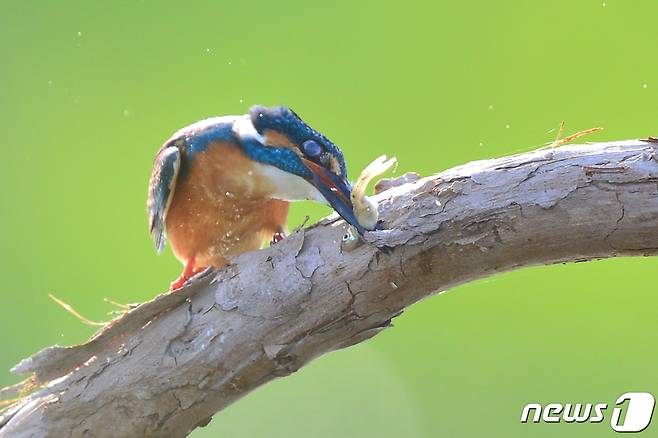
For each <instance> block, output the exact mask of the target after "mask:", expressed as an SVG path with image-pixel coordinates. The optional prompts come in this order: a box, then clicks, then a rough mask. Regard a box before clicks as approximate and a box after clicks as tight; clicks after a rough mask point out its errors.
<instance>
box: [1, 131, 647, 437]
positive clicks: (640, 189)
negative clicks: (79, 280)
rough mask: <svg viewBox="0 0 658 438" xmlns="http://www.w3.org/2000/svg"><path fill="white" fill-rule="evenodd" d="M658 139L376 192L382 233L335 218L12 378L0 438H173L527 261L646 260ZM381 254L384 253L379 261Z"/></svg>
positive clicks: (572, 151) (479, 168)
mask: <svg viewBox="0 0 658 438" xmlns="http://www.w3.org/2000/svg"><path fill="white" fill-rule="evenodd" d="M657 149H658V143H656V142H655V141H653V140H651V139H649V140H646V141H640V140H634V141H626V142H617V143H603V144H597V145H577V146H565V147H561V148H558V149H550V150H539V151H534V152H529V153H526V154H520V155H515V156H511V157H505V158H501V159H497V160H488V161H478V162H474V163H469V164H466V165H464V166H460V167H457V168H454V169H451V170H448V171H446V172H443V173H442V174H440V175H437V176H434V177H430V178H424V179H419V180H416V179H415V178H409V177H407V179H406V180H405V181H410V182H408V183H406V184H404V185H402V186H397V187H394V186H393V185H392V184H391V183H390V182H388V183H387V184H384V186H383V187H385V188H388V190H386V191H385V192H383V193H380V194H379V195H378V199H379V201H380V209H381V218H382V219H383V220H384V222H385V228H386V230H385V231H375V232H370V233H368V234H367V235H366V240H367V242H368V243H365V244H362V245H360V246H357V247H355V248H353V247H352V246H353V245H352V244H350V245H345V244H343V242H342V238H343V235H344V234H345V230H346V228H345V224H344V222H342V221H338V220H337V219H336V218H329V219H325V220H323V221H321V222H320V223H319V224H316V225H314V226H312V227H310V228H308V229H306V230H301V231H299V232H297V233H295V234H293V235H292V236H290V237H288V238H287V239H285V240H283V241H282V242H280V243H278V244H277V245H275V246H274V247H273V248H270V249H268V250H263V251H257V252H253V253H249V254H244V255H241V256H239V257H237V258H235V259H234V260H233V261H232V262H233V263H232V264H231V265H230V266H228V267H226V268H225V269H222V270H221V271H219V272H217V273H214V272H206V273H205V274H204V275H202V276H200V277H199V278H197V279H196V280H195V281H194V282H193V283H192V284H191V285H190V286H188V287H187V288H185V289H184V290H183V291H181V292H180V293H176V294H167V295H162V296H160V297H158V298H156V299H154V300H153V301H151V302H148V303H145V304H142V305H140V306H138V307H137V308H134V309H132V310H129V311H128V312H127V313H125V314H124V315H123V316H122V317H121V318H119V319H118V320H115V321H114V322H112V323H111V324H110V325H108V327H106V328H105V329H104V330H102V331H101V332H100V333H98V334H97V335H96V336H95V337H94V338H92V340H90V341H89V342H88V343H87V344H85V345H82V346H76V347H68V348H61V347H50V348H48V349H46V350H43V351H42V352H40V353H37V354H36V355H35V356H33V357H32V358H29V359H26V360H24V361H22V362H21V363H20V364H19V365H18V366H16V367H15V369H14V371H15V372H19V373H33V380H32V381H31V383H32V384H33V385H37V386H40V387H41V389H39V390H36V391H35V392H34V393H33V394H31V395H29V396H26V397H24V398H23V399H21V401H19V402H18V403H17V404H15V405H14V406H13V407H11V408H10V409H8V410H7V411H6V412H5V413H4V415H3V416H2V418H0V437H8V436H12V437H32V436H35V437H48V436H53V437H61V436H70V437H79V436H109V435H111V436H116V437H128V436H142V435H147V436H166V437H172V436H173V437H178V436H185V435H186V434H188V433H189V432H190V431H191V430H193V429H194V428H195V427H198V426H201V425H204V424H206V423H207V422H208V421H209V419H210V418H211V417H212V415H213V414H214V413H215V412H217V411H219V410H221V409H223V408H224V407H226V406H228V405H229V404H231V403H233V402H234V401H236V400H237V399H239V398H240V397H242V396H243V395H245V394H247V393H248V392H249V391H251V390H253V389H254V388H256V387H258V386H260V385H263V384H265V383H267V382H268V381H270V380H272V379H274V378H275V377H281V376H285V375H287V374H290V373H292V372H294V371H296V370H297V369H299V368H300V367H301V366H303V365H304V364H306V363H307V362H308V361H310V360H311V359H313V358H315V357H317V356H319V355H321V354H324V353H327V352H330V351H333V350H336V349H339V348H343V347H347V346H350V345H353V344H356V343H358V342H362V341H364V340H366V339H368V338H370V337H372V336H374V335H375V334H377V333H378V332H380V331H381V330H383V329H384V328H386V327H388V326H389V325H390V321H391V319H392V318H394V317H395V316H397V315H399V314H400V313H401V312H402V310H403V309H404V308H405V307H407V306H409V305H410V304H412V303H414V302H416V301H418V300H420V299H421V298H423V297H426V296H428V295H431V294H433V293H436V292H439V291H442V290H446V289H448V288H451V287H453V286H456V285H458V284H461V283H464V282H468V281H472V280H474V279H477V278H482V277H485V276H488V275H492V274H495V273H497V272H502V271H506V270H510V269H515V268H519V267H523V266H529V265H538V264H550V263H564V262H573V261H581V260H591V259H598V258H604V257H616V256H620V255H640V256H645V255H653V254H656V253H657V252H658V161H657V158H656V151H657ZM377 247H380V248H383V247H388V248H391V249H392V250H390V251H386V252H383V251H381V250H378V249H377Z"/></svg>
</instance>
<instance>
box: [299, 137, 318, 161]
mask: <svg viewBox="0 0 658 438" xmlns="http://www.w3.org/2000/svg"><path fill="white" fill-rule="evenodd" d="M302 150H303V151H304V154H305V155H306V156H308V157H311V158H315V157H317V156H318V155H320V153H322V147H321V146H320V145H319V144H317V143H316V142H315V141H313V140H306V141H305V142H304V143H302Z"/></svg>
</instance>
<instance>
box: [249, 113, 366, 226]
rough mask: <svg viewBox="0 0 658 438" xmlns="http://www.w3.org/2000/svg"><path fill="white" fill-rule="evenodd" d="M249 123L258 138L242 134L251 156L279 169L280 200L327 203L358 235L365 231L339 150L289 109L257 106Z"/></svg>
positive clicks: (275, 180)
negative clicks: (301, 199) (302, 199)
mask: <svg viewBox="0 0 658 438" xmlns="http://www.w3.org/2000/svg"><path fill="white" fill-rule="evenodd" d="M248 121H249V122H250V123H249V125H250V126H251V127H253V129H255V131H256V133H257V134H256V133H254V135H255V136H256V138H253V137H251V136H250V135H249V134H247V135H245V136H243V138H242V140H243V142H244V141H245V140H246V142H247V144H246V145H245V146H246V147H245V149H246V151H247V154H248V155H250V156H251V158H252V159H254V160H255V161H258V162H260V163H263V164H265V165H268V166H273V167H274V168H276V169H277V170H278V171H280V172H275V173H276V175H273V177H272V178H271V179H273V180H274V184H276V185H277V186H278V187H279V191H280V192H281V193H279V196H280V197H281V198H287V199H288V200H297V199H300V198H310V199H315V200H317V201H321V202H325V203H327V204H329V205H330V206H331V207H332V208H333V209H334V210H335V211H336V212H337V213H338V214H340V216H342V217H343V219H345V220H346V221H347V222H348V223H350V224H351V225H353V226H354V227H355V228H356V229H357V231H358V232H359V234H363V233H364V232H365V229H364V228H363V227H362V226H361V225H360V224H359V222H358V220H357V219H356V217H355V215H354V211H353V206H352V201H351V200H350V192H351V191H352V185H351V184H350V182H349V180H348V178H347V170H346V167H345V159H344V158H343V153H342V152H341V150H340V149H339V148H338V146H336V145H335V144H334V143H332V142H331V141H330V140H329V139H328V138H326V137H325V136H324V135H322V134H320V133H319V132H317V131H316V130H314V129H313V128H311V127H310V126H309V125H307V124H306V123H305V122H304V121H303V120H302V119H301V118H300V117H299V116H298V115H297V114H295V113H294V112H293V111H292V110H291V109H289V108H286V107H281V106H279V107H273V108H266V107H263V106H255V107H253V108H251V110H250V111H249V120H248ZM250 138H251V139H252V141H251V143H250ZM281 172H282V173H281Z"/></svg>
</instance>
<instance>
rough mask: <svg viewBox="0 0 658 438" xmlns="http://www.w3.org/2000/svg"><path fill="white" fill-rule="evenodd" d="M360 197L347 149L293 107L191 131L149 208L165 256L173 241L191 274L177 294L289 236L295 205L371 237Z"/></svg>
mask: <svg viewBox="0 0 658 438" xmlns="http://www.w3.org/2000/svg"><path fill="white" fill-rule="evenodd" d="M351 191H352V185H351V183H350V182H349V180H348V178H347V169H346V167H345V159H344V157H343V153H342V152H341V150H340V149H339V148H338V146H336V145H335V144H334V143H333V142H331V141H330V140H329V139H328V138H327V137H325V136H324V135H322V134H321V133H319V132H318V131H316V130H315V129H313V128H311V127H310V126H309V125H308V124H306V123H305V122H304V121H303V120H302V119H301V118H300V117H299V116H298V115H297V114H296V113H295V112H293V111H292V110H291V109H289V108H287V107H284V106H277V107H272V108H267V107H263V106H254V107H252V108H251V109H250V110H249V112H248V113H247V114H245V115H239V116H222V117H213V118H209V119H206V120H201V121H199V122H196V123H193V124H192V125H189V126H187V127H185V128H182V129H181V130H179V131H177V132H176V133H175V134H174V135H173V136H171V137H170V138H169V139H168V140H167V141H166V142H165V143H164V144H163V146H162V147H161V148H160V150H159V151H158V153H157V155H156V157H155V161H154V164H153V172H152V174H151V178H150V182H149V190H148V201H147V210H148V219H149V227H150V232H151V236H152V237H153V240H154V242H155V247H156V250H157V252H158V253H161V252H162V250H163V249H164V247H165V244H166V242H167V240H168V241H169V243H170V245H171V248H172V250H173V253H174V255H175V256H176V258H178V260H180V261H181V262H182V263H183V266H184V269H183V272H182V274H181V275H180V277H179V278H178V279H177V280H176V281H174V282H173V283H172V284H171V290H175V289H179V288H181V287H182V286H183V285H184V284H185V282H186V281H187V280H188V279H190V278H191V277H193V276H194V275H195V274H197V273H199V272H201V271H203V270H205V269H206V268H208V267H213V268H219V267H221V266H224V265H226V264H227V263H228V260H227V257H228V256H233V255H236V254H241V253H244V252H247V251H252V250H256V249H259V248H261V247H262V246H263V245H264V244H265V243H266V242H267V241H268V240H269V241H271V242H277V241H279V240H281V239H282V238H284V237H285V232H286V218H287V215H288V206H289V202H290V201H300V200H313V201H318V202H321V203H324V204H328V205H329V206H330V207H332V208H333V209H334V210H335V211H336V212H338V214H339V215H340V216H342V217H343V219H345V220H346V221H347V222H348V223H349V224H351V225H352V226H353V227H354V228H355V229H356V230H357V232H358V234H363V233H364V231H365V229H364V228H363V226H361V225H360V224H359V222H358V220H357V218H356V217H355V214H354V211H353V205H352V201H351V199H350V193H351Z"/></svg>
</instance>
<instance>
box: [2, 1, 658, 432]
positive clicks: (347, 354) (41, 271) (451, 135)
mask: <svg viewBox="0 0 658 438" xmlns="http://www.w3.org/2000/svg"><path fill="white" fill-rule="evenodd" d="M183 3H185V6H182V5H183ZM656 16H658V2H656V1H655V0H644V1H641V0H635V1H620V0H606V1H605V2H602V1H601V0H579V1H573V0H559V1H551V2H537V1H535V2H530V1H522V0H519V1H496V2H486V1H480V2H473V1H465V2H455V1H443V0H440V1H437V0H434V1H420V0H407V1H404V2H382V1H363V2H354V1H342V0H341V1H333V2H321V3H320V2H309V1H277V2H271V1H268V2H259V1H250V2H222V1H205V2H204V1H188V2H180V1H167V2H165V1H150V0H146V1H114V2H85V1H80V2H74V1H64V0H63V1H58V2H50V1H41V2H37V1H25V2H19V1H14V2H9V1H3V2H2V3H0V56H1V58H0V62H1V63H2V68H1V69H0V132H1V133H2V147H1V150H2V164H3V165H2V171H1V172H0V184H1V187H2V190H1V191H0V208H1V209H2V210H1V214H0V266H1V268H0V269H1V270H2V271H1V272H2V278H3V285H2V286H3V287H2V288H1V290H0V297H1V298H2V303H3V305H2V307H1V308H0V336H1V342H2V351H3V354H2V357H0V370H2V372H0V384H9V383H13V382H15V381H17V380H18V378H17V377H15V376H11V375H10V374H9V372H8V371H7V370H8V368H9V367H10V366H12V365H14V364H15V363H16V362H17V361H18V360H20V359H21V358H23V357H25V356H27V355H29V354H31V353H33V352H35V351H36V350H38V349H40V348H42V347H45V346H47V345H50V344H53V343H59V344H71V343H77V342H81V341H83V340H84V339H86V338H87V337H88V336H89V335H90V334H91V333H92V331H93V330H92V329H91V328H90V327H87V326H83V325H81V324H80V322H79V321H77V320H76V319H74V318H73V317H71V316H70V315H68V314H67V313H65V312H64V311H63V310H62V309H61V308H59V307H58V306H57V305H55V304H54V303H53V302H51V301H50V300H49V299H48V297H47V294H48V293H53V294H55V295H57V296H59V297H60V298H62V299H64V300H65V301H67V302H68V303H71V304H72V305H74V306H75V307H76V308H77V309H78V310H79V311H80V312H82V313H83V314H85V315H87V316H89V317H90V318H92V319H103V318H104V317H106V312H107V311H108V310H111V308H110V306H109V305H107V304H106V303H104V302H103V298H104V297H108V298H111V299H113V300H116V301H119V302H138V301H144V300H147V299H149V298H151V297H153V296H154V295H156V294H157V293H159V292H161V291H163V290H164V289H165V288H166V287H167V286H168V284H169V282H170V281H171V280H172V279H173V278H175V277H176V276H177V275H178V273H179V271H180V269H181V267H180V266H179V264H178V262H177V261H176V260H175V259H174V257H173V256H172V255H171V253H170V252H168V251H167V252H166V253H165V255H164V256H162V257H157V256H156V255H155V251H154V249H153V245H152V243H151V241H150V240H149V236H148V232H147V227H146V214H145V196H146V184H147V181H148V177H149V174H150V170H151V162H152V159H153V156H154V154H155V152H156V150H157V148H158V147H159V146H160V144H161V143H162V142H163V141H164V140H165V139H166V138H167V137H168V136H169V135H170V134H171V133H172V132H173V131H175V130H176V129H178V128H180V127H182V126H184V125H186V124H188V123H190V122H193V121H195V120H198V119H201V118H204V117H207V116H211V115H221V114H233V113H244V112H245V111H246V110H247V109H248V107H249V106H251V105H253V104H256V103H262V104H279V103H284V104H287V105H290V106H292V107H293V108H295V110H296V111H298V112H299V113H300V114H301V115H302V116H303V117H304V118H306V119H307V120H308V121H309V122H310V123H311V124H312V125H313V126H315V127H317V128H318V129H319V130H321V131H322V132H324V133H326V134H327V135H328V136H329V137H330V138H332V139H333V140H335V141H336V142H337V143H338V144H339V145H341V147H342V148H343V151H344V152H345V155H346V158H347V160H348V167H349V170H350V171H351V174H352V175H353V176H354V175H356V174H358V172H359V171H360V170H361V169H362V168H363V166H364V165H365V164H367V163H368V162H370V160H371V159H373V158H374V157H375V156H377V155H379V154H381V153H387V154H389V155H396V156H397V157H398V158H399V161H400V166H399V169H398V171H399V172H404V171H409V170H415V171H418V172H420V173H422V174H430V173H433V172H437V171H440V170H442V169H445V168H447V167H451V166H454V165H457V164H460V163H464V162H466V161H469V160H475V159H482V158H490V157H496V156H501V155H505V154H510V153H515V152H519V151H523V150H528V149H530V148H532V147H536V146H539V145H542V144H543V143H544V142H547V141H550V140H552V139H553V138H554V136H555V133H554V132H552V133H551V132H549V131H550V130H551V129H554V128H556V127H557V126H558V124H559V122H560V121H562V120H565V121H566V122H567V131H568V132H574V131H578V130H581V129H587V128H590V127H594V126H603V127H605V131H603V132H602V133H599V134H595V135H592V136H590V137H589V138H587V139H586V140H589V141H594V140H603V139H625V138H637V137H641V136H647V135H650V134H654V135H655V134H657V133H658V105H657V103H658V76H657V74H656V72H658V56H656V55H657V53H656V51H657V49H656V47H657V46H656V31H655V29H656V28H655V18H656ZM327 213H328V210H327V209H325V208H324V207H322V206H318V205H313V204H311V203H303V204H298V205H296V206H295V208H294V210H293V212H292V214H291V217H290V225H291V226H293V227H294V226H295V225H297V224H298V223H299V222H300V221H301V219H302V218H303V216H304V215H306V214H309V215H311V216H312V218H313V219H317V218H320V217H322V216H323V215H325V214H327ZM657 270H658V259H656V258H647V259H617V260H608V261H601V262H592V263H583V264H578V265H568V266H551V267H541V268H533V269H525V270H521V271H517V272H512V273H508V274H506V275H501V276H498V277H495V278H490V279H487V280H484V281H479V282H476V283H473V284H469V285H466V286H463V287H460V288H458V289H456V290H453V291H451V292H450V293H448V294H445V295H442V296H440V297H434V298H431V299H428V300H426V301H424V302H422V303H420V304H418V305H416V306H414V307H413V308H411V309H410V310H408V311H407V312H406V313H405V314H404V315H403V316H401V317H400V318H397V319H396V321H395V325H396V327H395V328H394V329H391V330H387V331H385V332H384V333H383V334H381V335H380V336H378V337H376V338H375V339H373V340H371V341H368V342H367V343H365V344H362V345H359V346H357V347H354V348H351V349H348V350H345V351H341V352H337V353H334V354H331V355H329V356H326V357H323V358H320V359H318V360H316V361H315V362H313V363H312V364H310V365H309V366H308V367H307V368H304V369H302V370H301V371H300V372H298V373H297V374H295V375H293V376H291V377H289V378H286V379H282V380H279V381H276V382H274V383H273V384H270V385H268V386H266V387H264V388H262V389H260V390H258V391H257V392H255V393H253V394H251V395H250V396H248V397H247V398H245V399H244V400H242V401H240V402H239V403H237V404H236V405H234V406H232V407H230V408H229V409H227V410H226V411H224V412H222V413H220V414H218V415H217V416H216V417H215V419H214V420H213V422H212V423H211V425H210V426H209V427H207V428H205V429H200V430H198V431H196V432H195V433H194V434H193V436H195V437H197V438H198V437H265V436H267V437H287V438H293V437H307V436H314V437H335V436H347V437H378V438H384V437H400V436H409V437H439V436H441V437H444V436H446V437H447V436H460V437H461V436H464V437H470V436H504V437H515V436H524V437H526V436H536V437H548V436H563V437H571V436H578V437H589V436H597V437H598V436H614V435H615V434H614V433H613V432H612V431H611V429H610V427H609V424H607V422H604V423H602V424H595V425H593V424H581V425H577V424H576V425H565V424H559V425H537V424H520V423H519V416H520V413H521V408H522V407H523V406H524V405H525V404H526V403H528V402H533V401H538V402H542V403H548V402H554V401H557V402H605V403H614V401H615V399H616V397H617V396H618V395H620V394H621V393H623V392H626V391H650V392H653V394H654V395H658V373H657V367H656V361H657V360H658V349H657V348H656V333H657V332H658V311H657V310H658V296H657V294H656V281H655V280H656V272H657ZM608 415H610V412H609V413H608ZM607 418H609V416H608V417H607ZM655 422H657V421H654V423H655ZM652 430H653V432H651V431H652ZM656 430H658V425H656V424H653V425H652V426H650V428H649V429H648V431H646V432H645V435H652V434H653V433H655V432H656Z"/></svg>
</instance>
